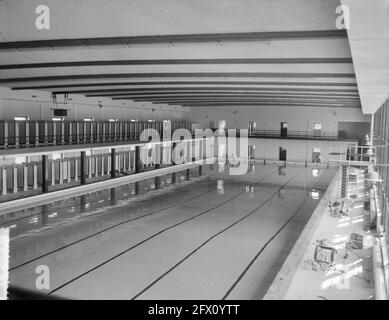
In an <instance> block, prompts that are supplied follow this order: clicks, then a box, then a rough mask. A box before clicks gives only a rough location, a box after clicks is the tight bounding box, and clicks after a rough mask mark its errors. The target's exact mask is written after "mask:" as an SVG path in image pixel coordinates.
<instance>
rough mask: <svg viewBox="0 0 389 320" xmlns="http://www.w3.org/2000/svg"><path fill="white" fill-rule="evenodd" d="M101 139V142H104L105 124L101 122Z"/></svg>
mask: <svg viewBox="0 0 389 320" xmlns="http://www.w3.org/2000/svg"><path fill="white" fill-rule="evenodd" d="M101 137H102V142H104V141H105V123H104V122H103V125H102V126H101Z"/></svg>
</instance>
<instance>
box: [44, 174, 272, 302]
mask: <svg viewBox="0 0 389 320" xmlns="http://www.w3.org/2000/svg"><path fill="white" fill-rule="evenodd" d="M274 172H275V170H272V171H271V172H270V173H269V174H267V175H266V176H264V177H262V178H261V179H259V180H258V181H257V182H255V183H254V184H253V185H255V184H258V183H260V182H261V181H262V180H264V179H266V178H268V177H269V176H270V175H272V174H273V173H274ZM234 179H236V178H234ZM234 179H231V180H234ZM231 180H230V181H231ZM207 193H208V191H207ZM244 193H246V191H242V192H239V193H238V194H236V195H235V196H233V197H232V198H229V199H228V200H226V201H224V202H222V203H221V204H218V205H216V206H214V207H212V208H209V209H207V210H205V211H203V212H201V213H199V214H197V215H195V216H193V217H190V218H188V219H185V220H183V221H180V222H178V223H175V224H173V225H171V226H169V227H166V228H164V229H162V230H160V231H158V232H157V233H155V234H153V235H151V236H149V237H147V238H146V239H143V240H142V241H140V242H138V243H137V244H134V245H132V246H131V247H129V248H128V249H126V250H124V251H122V252H119V253H118V254H116V255H114V256H113V257H111V258H109V259H107V260H105V261H104V262H101V263H100V264H98V265H97V266H95V267H93V268H92V269H89V270H88V271H85V272H83V273H82V274H80V275H78V276H77V277H75V278H73V279H71V280H69V281H67V282H65V283H64V284H62V285H60V286H59V287H57V288H55V289H54V290H51V291H50V292H49V293H48V294H52V293H54V292H56V291H58V290H60V289H62V288H64V287H65V286H67V285H69V284H70V283H72V282H74V281H76V280H78V279H80V278H82V277H83V276H85V275H87V274H89V273H91V272H93V271H95V270H97V269H98V268H100V267H102V266H103V265H105V264H107V263H109V262H111V261H113V260H115V259H116V258H118V257H120V256H122V255H123V254H125V253H127V252H129V251H131V250H133V249H135V248H137V247H139V246H140V245H142V244H144V243H146V242H147V241H149V240H151V239H153V238H155V237H157V236H159V235H160V234H162V233H164V232H166V231H168V230H170V229H173V228H175V227H177V226H179V225H182V224H184V223H186V222H188V221H191V220H194V219H196V218H198V217H200V216H202V215H204V214H207V213H209V212H210V211H212V210H215V209H217V208H220V207H222V206H223V205H225V204H226V203H228V202H230V201H232V200H234V199H236V198H238V197H239V196H241V195H242V194H244Z"/></svg>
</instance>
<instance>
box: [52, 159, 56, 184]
mask: <svg viewBox="0 0 389 320" xmlns="http://www.w3.org/2000/svg"><path fill="white" fill-rule="evenodd" d="M51 185H52V186H54V185H55V161H51Z"/></svg>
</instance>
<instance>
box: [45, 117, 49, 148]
mask: <svg viewBox="0 0 389 320" xmlns="http://www.w3.org/2000/svg"><path fill="white" fill-rule="evenodd" d="M48 143H49V137H48V128H47V121H45V142H44V144H48Z"/></svg>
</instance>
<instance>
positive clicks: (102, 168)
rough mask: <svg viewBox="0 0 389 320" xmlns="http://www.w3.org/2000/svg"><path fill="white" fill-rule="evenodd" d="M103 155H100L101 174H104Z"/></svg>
mask: <svg viewBox="0 0 389 320" xmlns="http://www.w3.org/2000/svg"><path fill="white" fill-rule="evenodd" d="M104 158H105V157H104V155H103V154H102V155H101V176H105V170H104V169H105V168H104V165H105V163H104V162H105V159H104Z"/></svg>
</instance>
